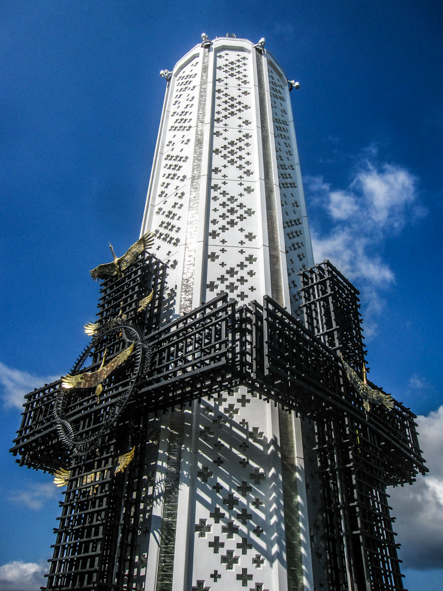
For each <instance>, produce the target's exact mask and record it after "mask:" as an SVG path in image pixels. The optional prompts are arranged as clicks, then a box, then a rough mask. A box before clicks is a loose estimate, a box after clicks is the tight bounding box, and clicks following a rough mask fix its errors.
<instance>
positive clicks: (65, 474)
mask: <svg viewBox="0 0 443 591" xmlns="http://www.w3.org/2000/svg"><path fill="white" fill-rule="evenodd" d="M70 478H71V471H70V470H65V469H64V468H59V469H58V470H56V471H55V472H54V484H55V485H56V486H59V487H60V486H66V485H67V484H68V480H69V479H70Z"/></svg>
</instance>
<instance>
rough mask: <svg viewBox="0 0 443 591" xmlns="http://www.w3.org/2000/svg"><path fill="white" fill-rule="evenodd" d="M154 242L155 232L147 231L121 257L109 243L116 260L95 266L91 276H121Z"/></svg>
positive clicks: (102, 277) (97, 277)
mask: <svg viewBox="0 0 443 591" xmlns="http://www.w3.org/2000/svg"><path fill="white" fill-rule="evenodd" d="M153 244H154V232H146V234H144V235H143V236H142V237H141V238H140V239H139V240H137V242H136V243H135V244H133V245H132V246H131V247H130V248H129V250H127V251H126V252H125V254H124V255H123V256H121V257H119V258H117V256H116V255H115V252H114V249H113V248H112V245H111V244H109V247H110V249H111V252H112V256H113V257H114V260H113V261H112V263H104V264H103V265H99V266H98V267H95V269H92V271H90V273H91V277H92V278H93V279H106V278H107V277H113V276H114V275H118V277H121V276H122V272H123V271H124V270H125V269H127V268H128V267H129V265H131V264H132V263H133V262H134V261H135V259H136V258H137V257H138V255H139V254H140V253H142V252H143V251H144V250H146V249H148V248H151V246H152V245H153Z"/></svg>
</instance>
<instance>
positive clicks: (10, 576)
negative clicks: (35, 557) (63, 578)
mask: <svg viewBox="0 0 443 591" xmlns="http://www.w3.org/2000/svg"><path fill="white" fill-rule="evenodd" d="M43 574H44V569H43V567H42V566H40V565H38V564H36V563H35V562H21V561H14V562H9V563H8V564H3V565H2V566H0V591H35V589H38V588H39V587H40V586H41V585H44V577H43Z"/></svg>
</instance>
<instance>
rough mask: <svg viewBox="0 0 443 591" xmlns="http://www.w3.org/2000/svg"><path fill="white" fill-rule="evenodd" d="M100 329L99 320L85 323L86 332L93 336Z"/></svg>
mask: <svg viewBox="0 0 443 591" xmlns="http://www.w3.org/2000/svg"><path fill="white" fill-rule="evenodd" d="M97 329H98V322H94V323H92V322H88V323H87V324H85V333H86V334H88V335H89V336H90V337H92V336H93V335H94V334H95V332H96V331H97Z"/></svg>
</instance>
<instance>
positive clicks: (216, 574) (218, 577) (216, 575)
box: [209, 570, 221, 583]
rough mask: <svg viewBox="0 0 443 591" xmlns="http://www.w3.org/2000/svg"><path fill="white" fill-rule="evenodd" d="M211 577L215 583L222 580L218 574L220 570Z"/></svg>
mask: <svg viewBox="0 0 443 591" xmlns="http://www.w3.org/2000/svg"><path fill="white" fill-rule="evenodd" d="M209 576H210V577H211V579H214V583H217V581H218V579H221V574H220V573H219V572H218V570H215V571H214V572H213V573H212V574H210V575H209Z"/></svg>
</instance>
